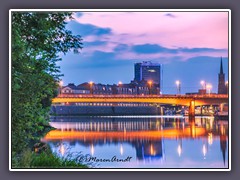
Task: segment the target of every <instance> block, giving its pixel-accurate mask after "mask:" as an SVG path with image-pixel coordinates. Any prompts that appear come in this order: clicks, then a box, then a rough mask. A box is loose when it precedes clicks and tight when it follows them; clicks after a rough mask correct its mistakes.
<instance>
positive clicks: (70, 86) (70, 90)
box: [61, 83, 90, 94]
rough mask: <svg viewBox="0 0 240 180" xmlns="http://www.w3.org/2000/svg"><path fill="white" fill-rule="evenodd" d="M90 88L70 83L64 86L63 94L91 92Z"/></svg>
mask: <svg viewBox="0 0 240 180" xmlns="http://www.w3.org/2000/svg"><path fill="white" fill-rule="evenodd" d="M89 93H90V91H89V89H88V88H85V87H79V86H76V85H75V84H74V83H69V84H68V85H67V86H64V87H62V89H61V94H89Z"/></svg>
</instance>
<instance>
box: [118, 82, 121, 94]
mask: <svg viewBox="0 0 240 180" xmlns="http://www.w3.org/2000/svg"><path fill="white" fill-rule="evenodd" d="M121 86H122V81H119V82H118V87H119V91H120V94H122V87H121Z"/></svg>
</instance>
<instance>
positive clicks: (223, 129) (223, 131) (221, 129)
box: [220, 124, 225, 135]
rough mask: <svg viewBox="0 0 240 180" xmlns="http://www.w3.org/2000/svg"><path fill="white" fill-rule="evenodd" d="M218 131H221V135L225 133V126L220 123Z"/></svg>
mask: <svg viewBox="0 0 240 180" xmlns="http://www.w3.org/2000/svg"><path fill="white" fill-rule="evenodd" d="M220 133H221V135H225V128H224V126H223V125H222V124H221V126H220Z"/></svg>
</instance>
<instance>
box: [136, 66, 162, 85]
mask: <svg viewBox="0 0 240 180" xmlns="http://www.w3.org/2000/svg"><path fill="white" fill-rule="evenodd" d="M142 80H145V81H152V82H153V84H156V85H157V86H158V87H159V88H161V87H160V86H161V65H160V64H158V63H152V62H151V61H143V62H142V63H135V64H134V81H142Z"/></svg>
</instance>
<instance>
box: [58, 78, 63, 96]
mask: <svg viewBox="0 0 240 180" xmlns="http://www.w3.org/2000/svg"><path fill="white" fill-rule="evenodd" d="M58 85H59V94H60V95H61V92H62V87H63V81H62V80H61V81H59V83H58Z"/></svg>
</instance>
